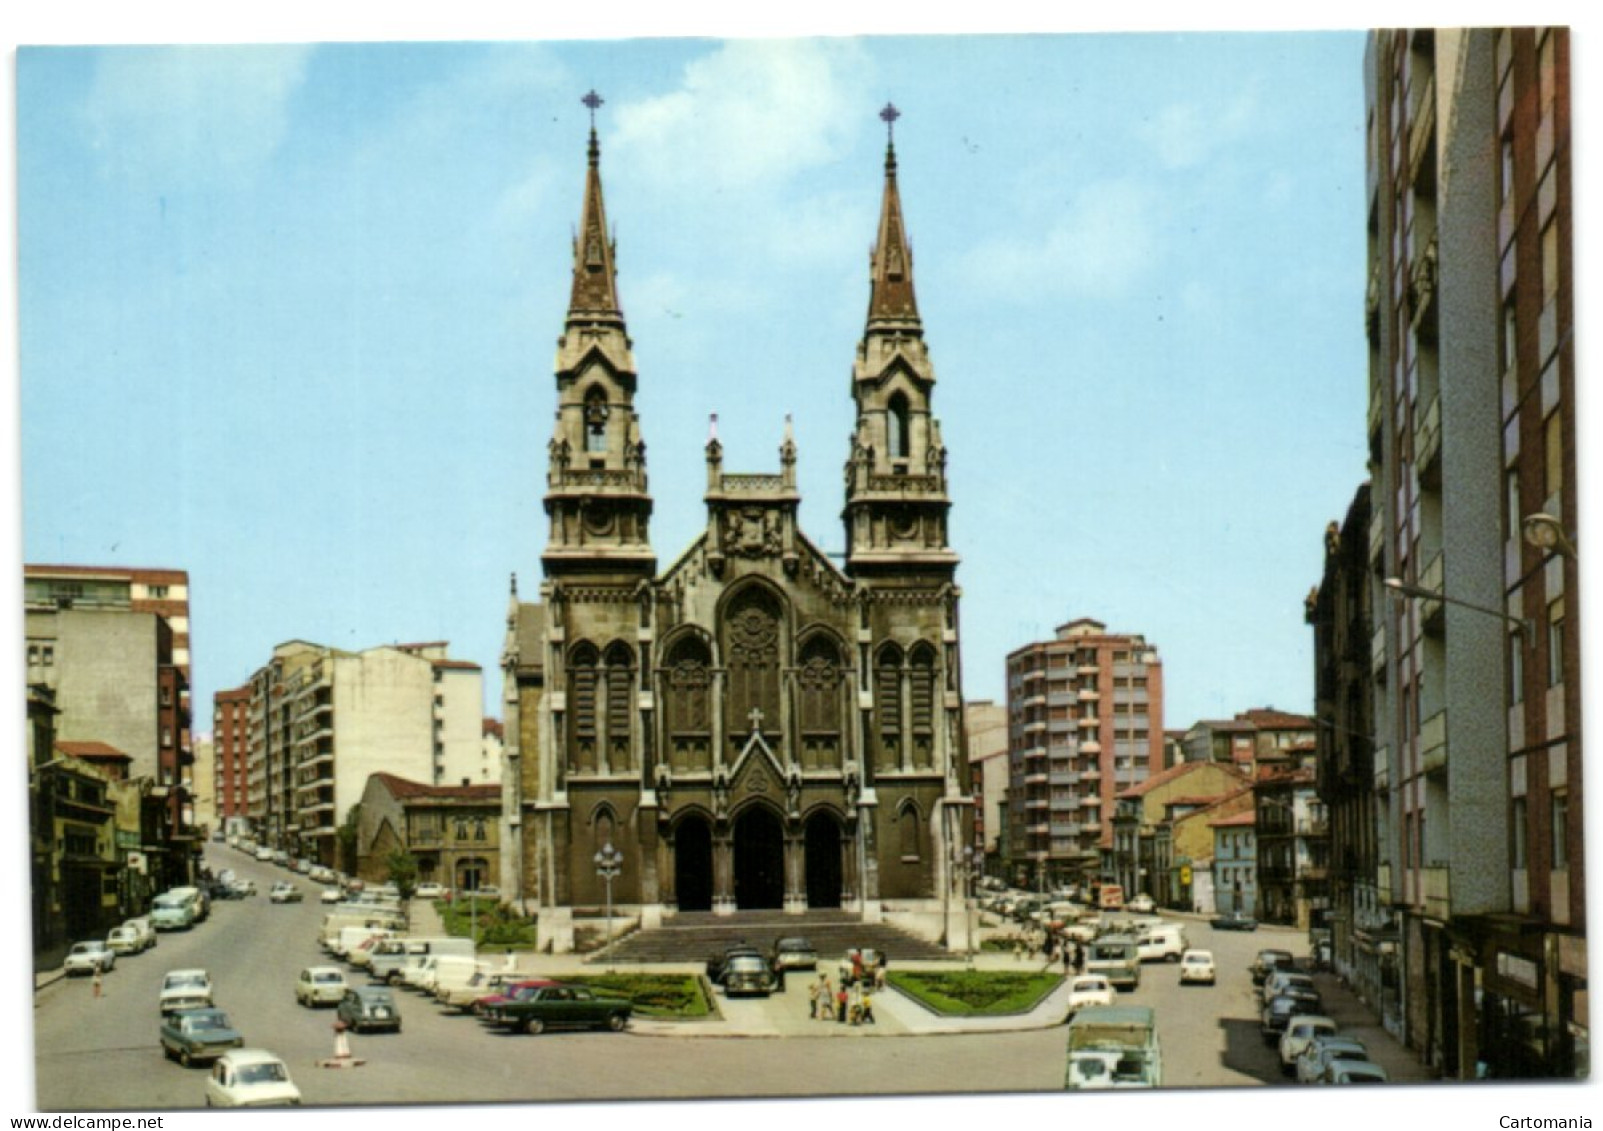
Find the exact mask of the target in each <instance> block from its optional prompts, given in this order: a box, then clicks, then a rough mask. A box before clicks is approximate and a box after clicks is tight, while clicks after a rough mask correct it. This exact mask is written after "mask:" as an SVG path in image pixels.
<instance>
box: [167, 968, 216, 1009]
mask: <svg viewBox="0 0 1603 1131" xmlns="http://www.w3.org/2000/svg"><path fill="white" fill-rule="evenodd" d="M158 998H159V1001H160V1003H161V1011H162V1013H163V1014H167V1013H173V1012H176V1011H177V1010H180V1009H200V1008H202V1007H203V1006H208V1005H212V1004H215V1003H214V1002H213V1001H212V980H211V975H210V974H208V973H206V971H204V970H201V969H191V970H169V971H167V976H166V977H165V978H163V979H162V980H161V993H160V994H159V995H158Z"/></svg>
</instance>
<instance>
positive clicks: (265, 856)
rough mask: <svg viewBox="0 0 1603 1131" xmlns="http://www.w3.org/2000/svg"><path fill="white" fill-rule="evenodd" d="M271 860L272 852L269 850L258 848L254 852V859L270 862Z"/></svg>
mask: <svg viewBox="0 0 1603 1131" xmlns="http://www.w3.org/2000/svg"><path fill="white" fill-rule="evenodd" d="M272 858H273V850H272V849H271V848H258V849H257V850H256V859H258V860H268V861H270V860H272Z"/></svg>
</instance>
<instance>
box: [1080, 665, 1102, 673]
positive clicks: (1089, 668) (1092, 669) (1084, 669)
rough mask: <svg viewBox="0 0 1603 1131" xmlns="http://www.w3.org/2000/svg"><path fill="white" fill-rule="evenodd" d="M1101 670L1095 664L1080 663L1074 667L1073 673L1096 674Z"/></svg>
mask: <svg viewBox="0 0 1603 1131" xmlns="http://www.w3.org/2000/svg"><path fill="white" fill-rule="evenodd" d="M1101 671H1102V669H1101V668H1099V667H1098V666H1097V665H1095V664H1081V665H1080V666H1079V667H1077V668H1075V669H1074V674H1075V675H1097V674H1098V673H1100V672H1101Z"/></svg>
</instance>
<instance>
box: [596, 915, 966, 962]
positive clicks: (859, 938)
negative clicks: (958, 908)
mask: <svg viewBox="0 0 1603 1131" xmlns="http://www.w3.org/2000/svg"><path fill="white" fill-rule="evenodd" d="M797 936H800V937H801V938H804V939H806V940H807V941H808V942H810V943H812V944H813V948H814V949H815V950H817V951H818V957H819V961H820V962H821V963H824V964H826V965H827V964H833V963H835V962H838V961H839V960H840V959H841V958H843V957H845V955H846V952H847V951H848V950H850V949H851V948H852V947H854V946H855V947H872V948H873V949H875V950H877V951H879V952H880V953H882V954H884V955H886V956H887V957H889V959H890V962H891V965H892V966H894V965H895V964H896V962H897V960H898V959H902V960H914V961H924V960H937V961H938V960H941V959H950V958H952V957H953V955H952V953H951V952H950V951H948V950H946V949H945V948H944V947H941V946H938V945H937V944H935V943H932V942H927V941H926V940H924V939H921V938H918V937H917V936H916V935H912V934H909V933H908V932H906V931H904V930H901V929H900V928H898V927H892V926H890V925H888V924H886V923H864V922H863V921H862V918H861V917H860V916H858V915H856V914H855V913H853V912H849V911H808V912H805V913H804V914H801V915H784V914H781V913H780V912H778V911H741V912H737V913H736V914H734V915H714V914H712V913H711V912H705V911H684V912H680V913H679V914H678V915H675V916H673V917H671V918H669V919H667V920H665V921H664V922H663V925H662V926H661V927H658V928H655V929H653V930H649V931H635V932H633V933H632V934H630V935H628V936H626V937H624V938H621V939H619V940H618V941H617V942H615V943H614V944H613V946H612V954H611V957H610V961H612V962H618V963H646V962H672V963H691V964H695V965H698V966H699V965H701V964H702V963H704V962H706V961H707V959H708V957H710V956H711V955H714V954H718V953H721V952H722V951H723V949H724V948H725V947H727V946H731V945H733V944H734V943H738V942H746V943H750V944H751V945H752V946H755V947H760V948H762V949H763V950H768V949H769V948H770V947H772V946H773V944H774V940H775V939H779V938H793V937H797ZM586 961H588V962H607V961H609V958H608V956H607V955H605V954H593V955H590V956H589V957H588V958H587V960H586Z"/></svg>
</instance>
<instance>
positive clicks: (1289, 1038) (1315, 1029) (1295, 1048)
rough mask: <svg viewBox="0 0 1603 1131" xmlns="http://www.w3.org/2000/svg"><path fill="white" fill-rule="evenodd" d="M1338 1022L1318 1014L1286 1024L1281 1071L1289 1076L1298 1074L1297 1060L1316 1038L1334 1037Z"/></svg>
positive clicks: (1281, 1047)
mask: <svg viewBox="0 0 1603 1131" xmlns="http://www.w3.org/2000/svg"><path fill="white" fill-rule="evenodd" d="M1335 1032H1336V1022H1335V1021H1334V1020H1332V1019H1331V1018H1329V1017H1322V1016H1320V1015H1319V1014H1317V1013H1307V1014H1303V1015H1302V1016H1300V1017H1293V1018H1291V1020H1289V1021H1287V1022H1286V1031H1285V1032H1284V1033H1282V1034H1281V1035H1280V1071H1281V1072H1283V1073H1284V1074H1285V1075H1287V1076H1292V1075H1295V1074H1296V1071H1297V1058H1298V1057H1299V1056H1301V1055H1302V1050H1303V1049H1305V1048H1307V1047H1308V1044H1309V1042H1311V1041H1312V1040H1313V1039H1314V1038H1315V1037H1326V1036H1333V1035H1334V1034H1335Z"/></svg>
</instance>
